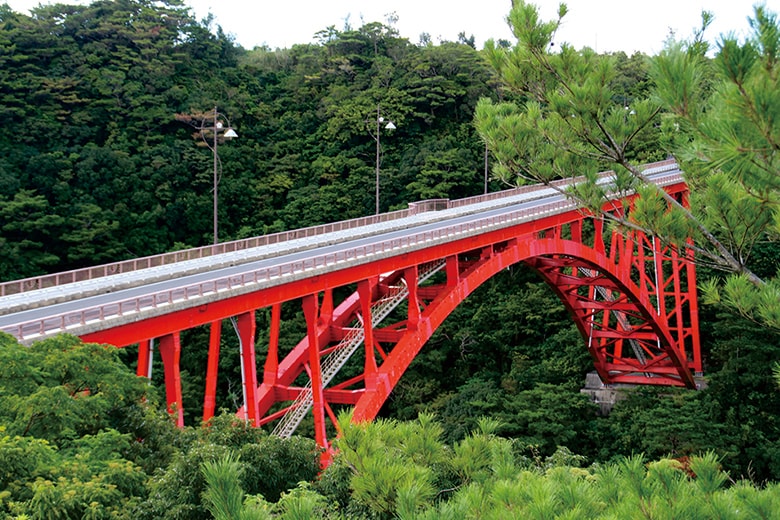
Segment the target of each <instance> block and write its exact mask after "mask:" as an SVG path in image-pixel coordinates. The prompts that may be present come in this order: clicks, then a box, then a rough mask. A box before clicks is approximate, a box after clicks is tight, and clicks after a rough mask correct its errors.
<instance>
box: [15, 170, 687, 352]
mask: <svg viewBox="0 0 780 520" xmlns="http://www.w3.org/2000/svg"><path fill="white" fill-rule="evenodd" d="M680 180H682V175H681V174H680V173H675V174H671V175H669V176H667V177H663V178H662V179H658V181H657V184H658V185H660V186H664V185H667V184H674V183H675V182H679V181H680ZM574 208H576V204H575V203H574V202H572V201H570V200H563V201H556V202H551V203H546V204H543V205H540V206H538V207H534V208H527V209H522V210H517V211H514V212H511V213H506V214H503V215H497V216H493V217H486V218H482V219H478V220H475V221H471V222H467V223H462V224H457V225H454V226H448V227H444V228H440V229H436V230H432V231H425V232H421V233H415V234H411V235H407V236H405V237H401V238H395V239H391V240H385V241H382V242H378V243H376V244H368V245H364V246H360V247H356V248H353V249H348V250H345V251H340V252H335V253H329V254H325V255H321V256H315V257H312V258H308V259H304V260H297V261H294V262H289V263H284V264H280V265H277V266H272V267H267V268H263V269H258V270H254V271H250V272H247V273H243V274H240V275H231V276H227V277H223V278H216V279H213V280H209V281H205V282H200V283H197V284H192V285H188V286H183V287H177V288H175V289H170V290H165V291H160V292H155V293H150V294H147V295H143V296H139V297H135V298H129V299H126V300H120V301H117V302H111V303H107V304H103V305H99V306H95V307H90V308H86V309H82V310H79V311H74V312H68V313H63V314H58V315H54V316H51V317H48V318H44V319H40V320H33V321H28V322H24V323H20V324H15V325H12V326H8V327H4V328H2V330H3V331H4V332H8V333H9V334H12V335H14V336H16V337H17V338H18V339H19V340H25V339H35V338H37V337H42V336H46V335H49V334H55V333H59V332H67V331H68V330H71V329H73V328H76V327H81V326H85V325H87V324H90V323H93V322H97V321H103V320H106V319H107V318H111V317H121V316H124V315H126V314H132V313H136V314H137V313H139V312H141V311H144V310H148V309H155V308H159V307H163V306H169V305H173V304H175V303H178V302H182V301H188V300H191V299H194V298H201V297H203V296H205V295H208V294H213V293H218V292H220V291H231V290H234V289H238V288H241V287H245V286H247V285H249V284H258V283H262V282H270V281H272V280H277V279H281V278H284V277H290V276H292V275H296V274H299V273H302V272H304V271H311V270H313V269H321V268H325V267H329V266H332V265H335V264H339V263H344V262H347V261H350V260H353V261H354V260H357V259H359V258H365V257H368V256H370V255H378V254H382V253H386V252H389V251H393V250H398V249H401V248H409V247H413V246H415V245H420V244H423V243H426V242H431V241H434V240H439V239H443V238H446V237H453V236H458V235H463V234H466V233H468V232H471V231H476V230H478V229H484V228H487V227H492V228H500V227H506V226H507V225H510V224H512V223H515V222H518V221H523V220H531V219H533V218H537V217H539V216H540V215H542V214H553V213H563V212H565V211H570V210H572V209H574Z"/></svg>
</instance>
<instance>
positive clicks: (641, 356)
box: [578, 267, 649, 375]
mask: <svg viewBox="0 0 780 520" xmlns="http://www.w3.org/2000/svg"><path fill="white" fill-rule="evenodd" d="M578 269H579V270H581V271H582V272H583V273H585V275H586V276H588V277H591V278H593V277H594V276H595V275H594V272H593V271H591V270H590V269H587V268H585V267H579V268H578ZM596 291H597V292H598V293H599V294H600V295H601V297H602V298H604V301H608V302H612V301H615V297H614V296H612V294H611V292H610V291H607V289H606V288H605V287H601V286H600V285H597V286H596ZM615 317H616V318H617V321H618V323H619V324H620V326H621V327H623V330H631V324H630V323H629V322H628V318H626V315H625V313H623V312H620V311H615ZM592 329H593V326H592V325H591V330H592ZM628 342H629V343H630V344H631V350H633V351H634V355H636V358H637V360H638V361H639V362H640V363H641V364H642V365H646V364H647V357H646V356H645V353H644V351H643V350H642V346H641V345H640V344H639V342H638V341H637V340H635V339H631V338H629V339H628ZM648 375H649V374H648Z"/></svg>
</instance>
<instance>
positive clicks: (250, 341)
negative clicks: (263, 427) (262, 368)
mask: <svg viewBox="0 0 780 520" xmlns="http://www.w3.org/2000/svg"><path fill="white" fill-rule="evenodd" d="M236 322H237V323H236V332H238V338H239V341H240V342H241V373H242V375H243V385H244V399H245V402H244V411H245V414H246V416H245V418H246V420H247V421H249V423H250V424H251V425H253V426H254V425H256V424H257V420H258V418H259V416H260V413H259V410H258V406H257V361H256V358H255V328H256V323H255V311H250V312H245V313H243V314H239V315H238V318H237V320H236Z"/></svg>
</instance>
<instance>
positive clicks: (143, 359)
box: [135, 339, 152, 379]
mask: <svg viewBox="0 0 780 520" xmlns="http://www.w3.org/2000/svg"><path fill="white" fill-rule="evenodd" d="M151 366H152V340H150V339H147V340H144V341H141V342H140V343H139V344H138V366H137V367H136V369H135V375H137V376H138V377H147V378H150V379H151V373H150V371H149V369H150V368H151Z"/></svg>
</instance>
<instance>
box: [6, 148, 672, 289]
mask: <svg viewBox="0 0 780 520" xmlns="http://www.w3.org/2000/svg"><path fill="white" fill-rule="evenodd" d="M676 166H677V163H676V161H675V160H674V159H669V160H666V161H660V162H657V163H651V164H647V165H645V166H644V171H646V172H647V171H650V170H659V169H661V171H662V170H663V169H664V168H669V169H672V168H675V167H676ZM612 173H613V172H602V173H601V174H600V175H601V176H607V175H610V174H612ZM581 179H582V177H576V178H574V179H562V180H559V181H553V182H552V184H553V185H557V186H564V185H567V184H570V183H572V182H576V181H578V180H581ZM544 188H545V186H544V185H529V186H521V187H519V188H514V189H510V190H503V191H499V192H494V193H488V194H483V195H477V196H474V197H467V198H464V199H458V200H453V201H447V203H446V205H445V206H442V205H441V201H437V202H439V205H437V206H436V209H449V208H459V207H464V206H468V205H471V204H478V203H481V202H488V201H493V200H498V199H502V198H508V197H513V196H516V195H519V194H523V193H528V192H532V191H537V190H541V189H544ZM441 200H446V199H441ZM422 202H425V201H422ZM414 204H419V203H412V208H411V209H402V210H398V211H391V212H389V213H381V214H379V215H371V216H367V217H358V218H354V219H350V220H343V221H339V222H333V223H330V224H321V225H317V226H310V227H307V228H301V229H294V230H290V231H281V232H279V233H272V234H270V235H261V236H257V237H252V238H245V239H241V240H234V241H230V242H222V243H220V244H213V245H208V246H202V247H196V248H191V249H183V250H181V251H173V252H169V253H162V254H158V255H152V256H145V257H141V258H134V259H131V260H122V261H119V262H113V263H109V264H103V265H98V266H94V267H85V268H82V269H74V270H70V271H64V272H60V273H52V274H47V275H41V276H33V277H30V278H24V279H21V280H13V281H8V282H0V297H2V296H8V295H11V294H19V293H24V292H28V291H34V290H38V289H45V288H49V287H56V286H60V285H66V284H71V283H78V282H84V281H87V280H94V279H97V278H103V277H106V276H112V275H116V274H122V273H129V272H133V271H138V270H142V269H149V268H152V267H159V266H163V265H171V264H175V263H179V262H185V261H188V260H196V259H199V258H205V257H209V256H215V255H220V254H225V253H232V252H236V251H242V250H246V249H252V248H255V247H262V246H267V245H270V244H277V243H280V242H288V241H290V240H296V239H300V238H307V237H312V236H317V235H323V234H326V233H332V232H336V231H343V230H347V229H354V228H357V227H362V226H367V225H371V224H377V223H382V222H390V221H393V220H398V219H401V218H406V217H408V216H411V215H414V214H416V213H418V212H421V211H424V209H423V208H425V207H426V206H424V205H423V206H422V207H416V206H414Z"/></svg>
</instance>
